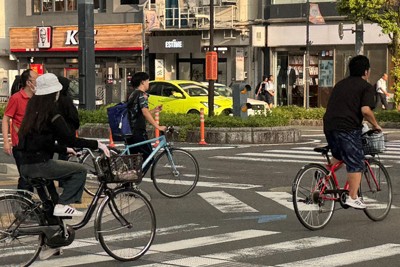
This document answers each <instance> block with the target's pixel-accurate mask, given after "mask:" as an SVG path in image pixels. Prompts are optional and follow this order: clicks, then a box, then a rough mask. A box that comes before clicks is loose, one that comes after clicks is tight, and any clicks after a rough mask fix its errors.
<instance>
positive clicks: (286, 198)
mask: <svg viewBox="0 0 400 267" xmlns="http://www.w3.org/2000/svg"><path fill="white" fill-rule="evenodd" d="M257 194H260V195H261V196H263V197H266V198H270V199H272V200H273V201H275V202H277V203H279V204H281V205H282V206H284V207H286V208H288V209H291V210H294V208H293V200H292V194H289V193H287V192H257Z"/></svg>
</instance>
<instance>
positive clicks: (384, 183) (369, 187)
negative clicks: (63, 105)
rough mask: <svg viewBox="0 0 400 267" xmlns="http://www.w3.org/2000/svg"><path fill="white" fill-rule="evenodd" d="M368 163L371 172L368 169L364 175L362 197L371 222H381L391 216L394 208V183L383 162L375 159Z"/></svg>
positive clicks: (361, 189)
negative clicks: (390, 213) (391, 210)
mask: <svg viewBox="0 0 400 267" xmlns="http://www.w3.org/2000/svg"><path fill="white" fill-rule="evenodd" d="M367 162H368V164H369V166H370V170H371V171H370V170H369V168H367V170H366V171H365V172H364V173H363V177H362V179H361V186H360V195H361V196H362V197H363V199H364V202H365V204H366V205H367V208H366V209H365V210H364V212H365V214H366V215H367V217H368V218H370V219H371V220H373V221H381V220H383V219H385V218H386V216H387V215H388V214H389V211H390V208H391V206H392V183H391V181H390V177H389V173H388V172H387V170H386V168H385V166H383V164H382V163H381V162H379V161H378V160H376V159H373V158H370V159H368V160H367ZM374 177H375V179H374Z"/></svg>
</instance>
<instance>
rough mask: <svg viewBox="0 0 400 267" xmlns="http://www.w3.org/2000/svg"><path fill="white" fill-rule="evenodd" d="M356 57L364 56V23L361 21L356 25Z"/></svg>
mask: <svg viewBox="0 0 400 267" xmlns="http://www.w3.org/2000/svg"><path fill="white" fill-rule="evenodd" d="M355 32H356V47H355V48H356V55H364V22H363V21H362V20H359V21H357V23H356V30H355Z"/></svg>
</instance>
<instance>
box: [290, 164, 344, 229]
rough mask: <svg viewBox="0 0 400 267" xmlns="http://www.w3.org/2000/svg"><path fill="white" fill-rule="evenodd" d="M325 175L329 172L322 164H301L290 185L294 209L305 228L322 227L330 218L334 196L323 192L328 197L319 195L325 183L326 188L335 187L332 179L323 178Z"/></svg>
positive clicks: (332, 188) (333, 208) (333, 205)
mask: <svg viewBox="0 0 400 267" xmlns="http://www.w3.org/2000/svg"><path fill="white" fill-rule="evenodd" d="M327 175H329V172H328V170H327V169H326V168H325V167H324V166H322V165H320V164H314V163H312V164H307V165H305V166H303V167H302V168H301V169H300V170H299V171H298V173H297V175H296V178H295V179H294V182H293V186H292V197H293V207H294V211H295V213H296V216H297V218H298V219H299V221H300V222H301V224H302V225H303V226H304V227H306V228H307V229H310V230H318V229H322V228H324V227H325V226H326V225H327V224H328V223H329V221H330V220H331V219H332V216H333V213H334V210H335V200H334V198H335V196H334V195H333V194H323V195H324V197H328V198H330V199H325V198H321V196H320V190H321V189H322V186H323V185H326V189H331V190H334V189H336V186H335V185H334V183H333V181H332V179H329V180H328V181H326V180H325V177H326V176H327ZM327 182H328V184H326V183H327ZM326 189H325V190H326Z"/></svg>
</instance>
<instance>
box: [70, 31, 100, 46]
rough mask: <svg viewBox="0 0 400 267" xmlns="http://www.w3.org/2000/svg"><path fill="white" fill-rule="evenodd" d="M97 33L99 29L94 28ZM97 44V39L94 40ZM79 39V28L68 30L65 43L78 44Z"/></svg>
mask: <svg viewBox="0 0 400 267" xmlns="http://www.w3.org/2000/svg"><path fill="white" fill-rule="evenodd" d="M96 34H97V30H96V29H95V30H94V35H96ZM94 43H95V44H96V43H97V42H96V40H95V41H94ZM78 44H79V40H78V30H68V31H67V38H66V40H65V45H78Z"/></svg>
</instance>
